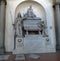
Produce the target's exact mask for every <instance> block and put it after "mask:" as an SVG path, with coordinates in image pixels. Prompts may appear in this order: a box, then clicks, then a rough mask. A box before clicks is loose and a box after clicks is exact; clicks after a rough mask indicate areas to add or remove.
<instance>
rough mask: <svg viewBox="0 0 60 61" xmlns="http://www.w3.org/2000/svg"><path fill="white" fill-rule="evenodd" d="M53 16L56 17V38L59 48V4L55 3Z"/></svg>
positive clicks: (58, 47) (59, 47)
mask: <svg viewBox="0 0 60 61" xmlns="http://www.w3.org/2000/svg"><path fill="white" fill-rule="evenodd" d="M55 11H56V14H55V17H56V27H57V28H56V38H57V49H60V7H59V4H56V5H55Z"/></svg>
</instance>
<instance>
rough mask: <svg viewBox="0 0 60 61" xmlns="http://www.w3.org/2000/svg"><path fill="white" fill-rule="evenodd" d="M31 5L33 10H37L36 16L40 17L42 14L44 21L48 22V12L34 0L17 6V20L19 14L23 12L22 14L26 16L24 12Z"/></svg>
mask: <svg viewBox="0 0 60 61" xmlns="http://www.w3.org/2000/svg"><path fill="white" fill-rule="evenodd" d="M28 3H29V4H28ZM29 5H33V9H37V13H36V15H38V16H39V14H41V16H43V20H46V12H45V9H44V7H43V6H42V5H41V4H40V3H38V2H36V1H32V0H31V1H28V0H27V1H23V2H21V3H20V4H18V5H17V7H16V9H15V18H16V17H17V14H18V13H19V12H22V14H24V13H23V11H24V10H25V11H26V9H27V8H26V7H28V6H29ZM37 6H38V7H37ZM24 8H26V9H24ZM39 12H40V13H39ZM38 13H39V14H38Z"/></svg>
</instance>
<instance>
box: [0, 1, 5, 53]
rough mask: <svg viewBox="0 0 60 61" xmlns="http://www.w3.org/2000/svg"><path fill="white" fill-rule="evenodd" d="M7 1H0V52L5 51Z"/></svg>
mask: <svg viewBox="0 0 60 61" xmlns="http://www.w3.org/2000/svg"><path fill="white" fill-rule="evenodd" d="M4 16H5V2H4V1H1V2H0V54H2V53H4V35H5V31H4V28H5V27H4V26H5V17H4Z"/></svg>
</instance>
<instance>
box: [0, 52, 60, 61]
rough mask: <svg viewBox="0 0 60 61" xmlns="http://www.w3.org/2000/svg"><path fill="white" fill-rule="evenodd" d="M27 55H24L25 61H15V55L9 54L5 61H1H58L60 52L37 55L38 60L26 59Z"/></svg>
mask: <svg viewBox="0 0 60 61" xmlns="http://www.w3.org/2000/svg"><path fill="white" fill-rule="evenodd" d="M28 55H29V54H25V55H24V56H25V60H15V57H16V55H12V54H11V55H10V56H9V58H8V59H7V60H3V61H60V51H57V52H56V53H43V54H38V55H40V58H38V59H32V58H28ZM0 61H1V60H0Z"/></svg>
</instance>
